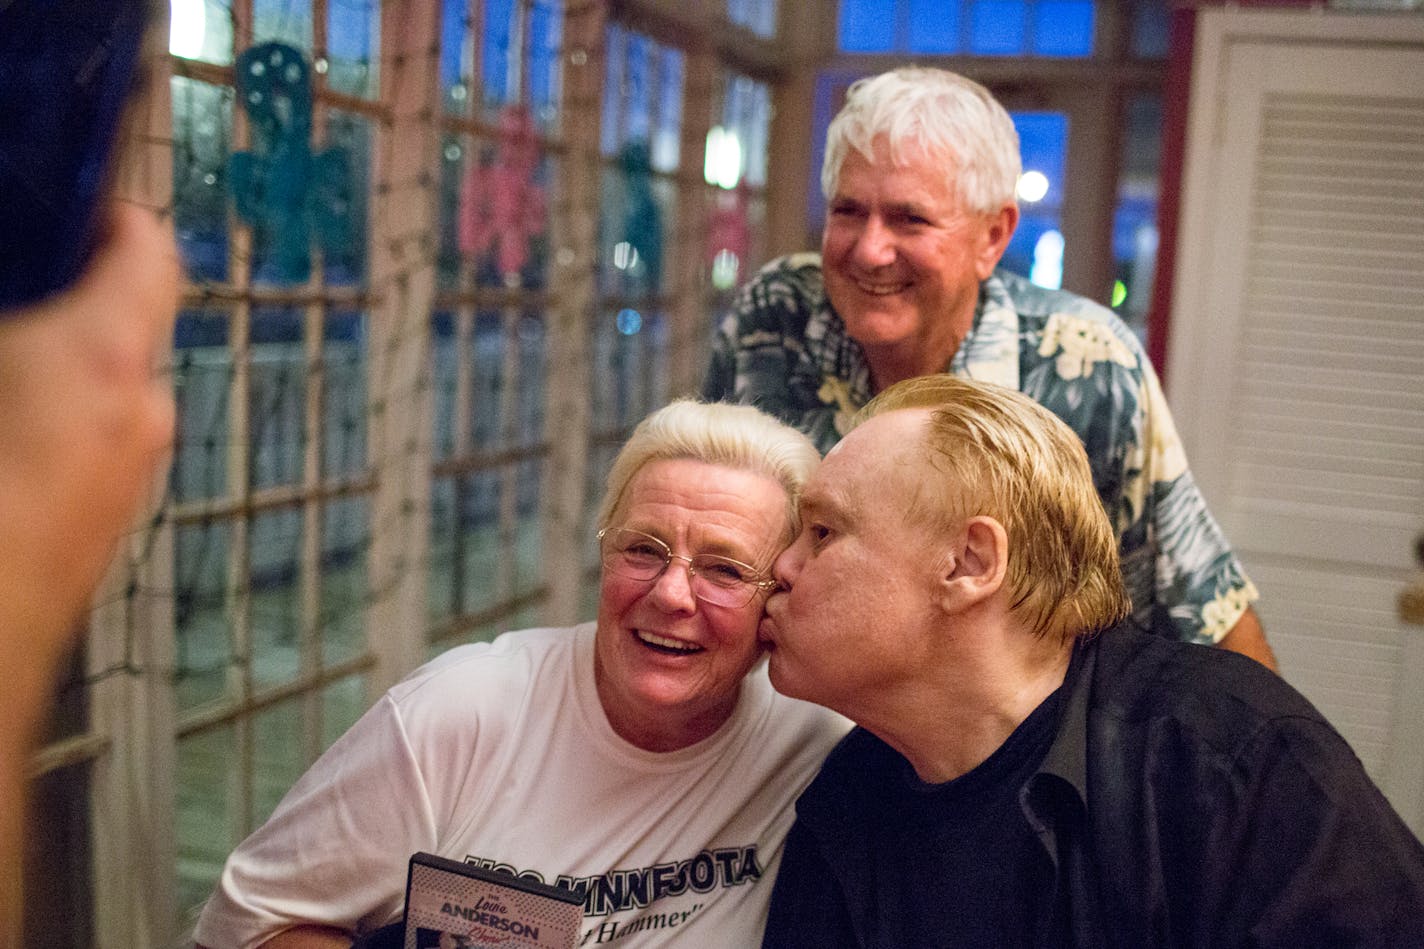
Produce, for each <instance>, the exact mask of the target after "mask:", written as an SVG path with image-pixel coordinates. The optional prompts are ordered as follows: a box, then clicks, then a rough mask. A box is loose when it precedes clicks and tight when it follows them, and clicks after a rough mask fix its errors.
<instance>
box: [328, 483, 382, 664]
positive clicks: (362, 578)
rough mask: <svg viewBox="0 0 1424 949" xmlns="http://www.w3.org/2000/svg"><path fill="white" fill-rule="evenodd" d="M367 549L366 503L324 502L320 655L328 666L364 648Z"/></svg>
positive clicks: (351, 500) (368, 522)
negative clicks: (325, 503)
mask: <svg viewBox="0 0 1424 949" xmlns="http://www.w3.org/2000/svg"><path fill="white" fill-rule="evenodd" d="M370 550H371V515H370V502H369V501H368V500H367V499H366V498H364V497H351V498H337V499H336V500H333V501H330V502H328V503H327V505H326V508H325V511H324V512H323V517H322V523H321V644H322V648H321V656H322V661H323V662H324V663H325V664H327V665H334V664H336V663H339V662H342V661H343V660H346V659H351V658H354V657H356V656H359V655H360V654H361V653H362V652H363V651H364V650H365V648H366V641H365V640H366V637H365V624H364V622H363V621H364V619H365V615H366V614H365V609H366V601H367V585H366V560H367V557H368V556H369V554H370Z"/></svg>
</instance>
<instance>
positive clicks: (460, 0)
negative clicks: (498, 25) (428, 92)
mask: <svg viewBox="0 0 1424 949" xmlns="http://www.w3.org/2000/svg"><path fill="white" fill-rule="evenodd" d="M469 15H470V14H469V11H468V10H467V9H466V0H443V2H442V3H441V5H440V91H441V94H442V97H443V98H444V100H445V108H446V110H447V111H450V112H454V113H457V114H463V113H464V112H465V111H466V110H467V109H468V108H469V99H470V90H469V86H468V85H466V79H467V76H466V73H467V70H466V68H465V50H466V48H467V46H466V42H465V40H466V37H467V36H468V35H469V32H470V22H469Z"/></svg>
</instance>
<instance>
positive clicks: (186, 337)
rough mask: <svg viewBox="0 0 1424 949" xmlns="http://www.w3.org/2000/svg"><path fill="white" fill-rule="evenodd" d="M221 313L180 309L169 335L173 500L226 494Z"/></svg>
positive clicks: (228, 360) (226, 357) (224, 319)
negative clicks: (175, 410) (174, 415)
mask: <svg viewBox="0 0 1424 949" xmlns="http://www.w3.org/2000/svg"><path fill="white" fill-rule="evenodd" d="M230 318H231V314H229V313H228V312H227V311H225V310H184V311H183V312H182V313H180V314H179V315H178V320H177V324H176V326H175V328H174V333H173V389H174V395H175V398H176V401H177V404H178V419H177V421H178V426H177V431H176V432H175V433H174V439H173V463H172V467H171V468H170V469H169V478H170V483H171V485H172V487H173V497H174V500H176V501H194V500H199V499H205V498H220V497H223V496H225V495H226V494H227V487H228V485H227V458H228V450H229V445H228V404H229V403H228V398H229V396H230V394H231V391H232V390H231V385H232V354H231V352H230V351H229V349H228V321H229V320H230Z"/></svg>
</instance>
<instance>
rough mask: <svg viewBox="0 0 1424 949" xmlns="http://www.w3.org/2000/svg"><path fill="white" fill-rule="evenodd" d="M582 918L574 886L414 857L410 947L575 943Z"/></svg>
mask: <svg viewBox="0 0 1424 949" xmlns="http://www.w3.org/2000/svg"><path fill="white" fill-rule="evenodd" d="M582 921H583V898H582V897H580V896H579V895H578V894H577V893H574V892H573V891H572V890H568V889H564V888H563V887H557V886H549V885H548V884H546V883H537V882H534V881H532V880H524V879H521V878H519V877H514V876H510V875H509V874H507V873H497V872H495V871H493V870H486V869H483V868H481V867H476V866H472V865H470V864H467V863H460V862H458V861H456V860H447V859H446V858H444V857H437V856H435V855H434V854H429V853H417V854H415V855H414V856H412V857H411V858H410V873H409V876H408V877H407V881H406V891H405V944H404V945H405V949H495V947H497V949H570V947H572V946H573V945H574V941H575V940H576V939H577V938H578V932H579V924H580V923H581V922H582Z"/></svg>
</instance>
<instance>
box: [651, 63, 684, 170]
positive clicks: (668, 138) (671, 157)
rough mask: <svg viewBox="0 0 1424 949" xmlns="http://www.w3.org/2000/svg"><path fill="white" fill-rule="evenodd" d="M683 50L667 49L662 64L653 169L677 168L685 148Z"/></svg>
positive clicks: (659, 76)
mask: <svg viewBox="0 0 1424 949" xmlns="http://www.w3.org/2000/svg"><path fill="white" fill-rule="evenodd" d="M682 60H683V57H682V52H681V51H680V50H675V49H668V50H664V51H663V55H662V62H661V63H660V64H659V67H658V95H659V97H660V99H661V101H660V102H659V104H658V127H657V130H656V131H655V132H654V133H653V170H654V171H661V172H673V171H676V170H677V166H678V162H679V161H680V160H681V152H682V74H683V62H682Z"/></svg>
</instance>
